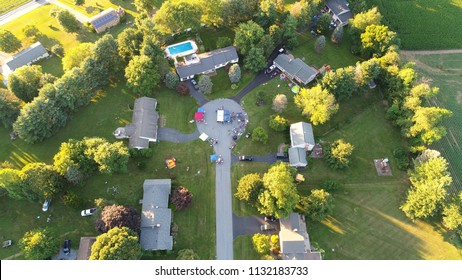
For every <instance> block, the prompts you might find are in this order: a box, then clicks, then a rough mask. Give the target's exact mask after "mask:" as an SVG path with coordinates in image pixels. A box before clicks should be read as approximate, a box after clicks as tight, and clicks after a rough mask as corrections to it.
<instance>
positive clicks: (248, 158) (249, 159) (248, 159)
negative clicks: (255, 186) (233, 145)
mask: <svg viewBox="0 0 462 280" xmlns="http://www.w3.org/2000/svg"><path fill="white" fill-rule="evenodd" d="M239 160H240V161H252V160H253V157H251V156H240V157H239Z"/></svg>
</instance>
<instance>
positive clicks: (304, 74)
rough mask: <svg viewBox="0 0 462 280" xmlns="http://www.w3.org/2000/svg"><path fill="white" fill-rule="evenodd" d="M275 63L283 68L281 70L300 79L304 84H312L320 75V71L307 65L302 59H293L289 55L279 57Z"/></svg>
mask: <svg viewBox="0 0 462 280" xmlns="http://www.w3.org/2000/svg"><path fill="white" fill-rule="evenodd" d="M274 63H276V64H277V65H278V66H279V67H280V68H282V69H281V70H283V71H285V72H287V73H288V74H289V75H291V76H294V77H296V78H298V79H299V80H300V81H301V82H303V83H304V84H307V83H309V82H311V81H312V80H313V79H314V78H315V77H316V75H317V74H318V71H316V70H315V69H314V68H313V67H310V66H309V65H307V64H306V63H305V62H303V61H302V60H301V59H300V58H296V59H291V58H290V57H289V56H288V55H287V54H280V55H278V56H277V57H276V59H275V60H274Z"/></svg>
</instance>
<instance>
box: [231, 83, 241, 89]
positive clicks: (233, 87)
mask: <svg viewBox="0 0 462 280" xmlns="http://www.w3.org/2000/svg"><path fill="white" fill-rule="evenodd" d="M238 87H239V86H238V84H231V89H237V88H238Z"/></svg>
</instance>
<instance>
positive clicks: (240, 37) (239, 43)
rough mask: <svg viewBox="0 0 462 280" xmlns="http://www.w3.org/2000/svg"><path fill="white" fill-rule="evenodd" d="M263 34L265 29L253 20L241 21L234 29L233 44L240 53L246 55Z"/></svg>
mask: <svg viewBox="0 0 462 280" xmlns="http://www.w3.org/2000/svg"><path fill="white" fill-rule="evenodd" d="M264 34H265V30H264V29H263V28H262V27H261V26H260V25H258V24H257V23H255V22H254V21H251V20H250V21H248V22H245V23H241V24H239V26H238V27H237V29H236V34H235V37H234V45H235V46H236V47H237V49H238V50H239V52H240V53H241V54H243V55H246V54H248V53H249V52H250V50H251V49H253V48H254V47H255V46H256V45H257V44H258V43H259V42H260V40H261V39H262V37H263V35H264Z"/></svg>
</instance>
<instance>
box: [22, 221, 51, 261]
mask: <svg viewBox="0 0 462 280" xmlns="http://www.w3.org/2000/svg"><path fill="white" fill-rule="evenodd" d="M19 248H21V250H22V252H23V253H24V256H25V257H26V259H29V260H45V259H47V258H49V257H51V256H53V255H54V254H56V253H57V252H58V250H59V243H58V239H57V237H56V236H55V234H54V233H53V232H52V231H50V230H49V229H47V228H38V229H35V230H31V231H28V232H26V233H25V234H24V236H23V237H22V238H21V240H20V241H19Z"/></svg>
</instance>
